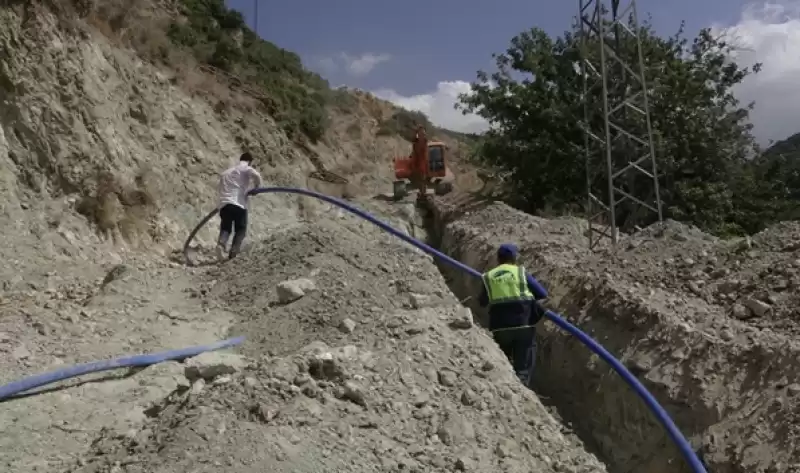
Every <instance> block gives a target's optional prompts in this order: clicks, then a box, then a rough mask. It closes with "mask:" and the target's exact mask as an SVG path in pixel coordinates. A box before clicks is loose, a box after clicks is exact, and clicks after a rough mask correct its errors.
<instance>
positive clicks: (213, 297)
mask: <svg viewBox="0 0 800 473" xmlns="http://www.w3.org/2000/svg"><path fill="white" fill-rule="evenodd" d="M348 220H349V218H342V219H341V223H340V224H337V223H332V222H325V221H323V222H320V223H319V224H317V225H313V226H309V227H305V228H297V229H291V230H287V231H285V232H284V233H281V234H276V235H274V236H272V237H271V238H269V239H267V240H265V241H263V242H262V243H260V244H259V245H257V246H254V247H253V248H252V250H251V251H250V252H249V253H248V254H246V255H244V256H243V257H241V259H239V260H238V261H234V262H232V263H228V264H226V265H224V266H223V267H222V268H219V269H217V270H213V271H210V272H209V274H208V278H209V280H208V285H207V286H206V287H203V288H200V289H199V296H200V297H203V298H205V300H206V301H207V302H208V304H209V305H212V306H213V305H214V304H220V305H224V306H225V307H227V308H228V309H229V310H231V311H233V312H234V313H236V314H237V317H238V318H239V322H238V325H237V326H236V327H235V328H234V331H238V332H241V333H244V334H246V335H247V336H248V337H249V338H248V341H247V342H246V346H245V347H244V350H243V351H244V353H246V354H247V355H249V359H250V360H251V361H250V364H249V366H248V367H246V368H244V369H243V370H241V371H239V372H236V373H234V374H229V373H228V374H224V375H222V376H218V377H217V378H216V379H215V380H211V379H209V380H208V381H209V383H208V384H205V383H204V382H202V381H196V382H195V384H194V386H193V387H192V388H188V389H183V390H178V391H176V392H175V393H173V395H172V397H171V398H170V399H169V400H167V401H165V402H164V403H162V404H161V405H159V406H157V407H156V408H153V409H150V410H149V412H150V415H151V416H152V417H153V419H152V420H151V421H150V422H148V423H147V424H146V425H145V426H144V427H143V428H142V429H141V430H139V431H138V432H136V433H131V434H129V435H128V436H127V437H124V438H119V437H115V436H111V435H109V436H107V437H105V438H103V439H100V440H98V441H97V442H95V445H94V448H93V453H92V456H90V457H88V458H86V459H84V460H83V462H82V463H83V465H82V466H80V467H76V469H74V470H72V471H75V472H100V471H110V470H108V469H109V468H113V467H114V466H115V465H116V467H117V470H115V471H126V472H130V473H133V472H152V473H157V472H167V471H177V470H181V471H183V470H188V469H192V471H197V472H202V471H209V472H210V471H220V469H224V470H226V471H233V470H234V469H235V471H243V472H247V471H253V472H255V471H259V472H260V471H264V470H265V468H266V469H268V470H269V471H276V472H277V471H287V472H288V471H295V472H303V471H307V472H312V471H515V472H516V471H518V472H522V471H543V472H544V471H553V472H555V471H558V472H600V471H605V470H604V468H603V467H602V465H601V464H600V463H598V462H597V461H596V459H594V457H592V456H591V455H589V454H587V453H586V452H585V451H584V450H583V449H582V448H580V446H579V445H578V444H577V443H576V441H575V440H574V439H572V438H569V437H568V436H567V435H565V434H564V433H563V432H562V429H563V428H562V427H561V426H560V425H559V424H558V423H557V422H556V421H554V420H553V418H552V417H551V416H550V415H549V413H548V412H547V411H546V409H545V408H544V407H543V406H542V404H541V403H540V402H539V400H538V399H537V398H536V397H535V396H534V395H533V394H532V393H531V392H530V391H528V390H526V389H525V388H524V387H523V386H522V385H521V384H519V382H518V381H516V378H515V376H514V375H513V373H512V371H511V368H510V366H509V365H508V362H507V361H506V360H505V358H504V357H503V355H502V353H501V352H500V351H499V349H498V348H497V347H496V345H495V344H494V343H493V342H492V340H491V338H490V337H489V336H488V335H487V334H486V333H485V332H484V331H483V330H480V329H478V328H477V327H474V326H472V318H471V315H470V314H469V311H468V310H467V309H465V308H463V307H462V306H460V305H459V304H458V302H457V300H456V299H455V298H454V297H453V296H452V295H451V294H450V293H449V292H448V291H447V288H446V286H445V285H444V281H443V280H442V279H441V277H440V276H439V275H438V273H437V271H436V269H435V266H434V265H433V263H432V262H431V260H430V258H428V257H426V256H423V255H420V254H419V253H418V252H416V251H415V250H412V249H410V248H406V247H404V246H403V245H402V244H398V243H396V242H395V241H393V240H391V239H390V237H388V236H386V235H383V234H381V233H378V231H376V230H373V229H369V228H368V227H364V226H363V225H361V224H357V225H356V224H354V223H353V222H352V221H348ZM267 353H269V354H267Z"/></svg>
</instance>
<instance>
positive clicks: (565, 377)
mask: <svg viewBox="0 0 800 473" xmlns="http://www.w3.org/2000/svg"><path fill="white" fill-rule="evenodd" d="M441 218H442V219H443V223H440V232H441V235H440V238H441V240H442V246H443V248H444V249H445V250H446V251H447V252H448V253H449V254H450V255H451V256H454V257H456V258H458V259H460V260H462V261H464V262H465V263H467V264H469V265H471V266H473V267H476V268H478V269H484V268H487V267H488V266H489V265H491V264H493V263H494V262H493V259H494V252H495V249H496V245H497V244H498V243H499V242H500V241H505V240H510V241H515V242H517V243H518V244H519V245H520V247H521V248H522V259H523V262H524V263H525V265H526V267H527V268H529V269H530V270H532V271H533V272H534V274H536V276H537V277H538V278H539V279H540V280H541V281H542V282H543V283H544V284H545V285H546V287H548V288H549V289H550V292H551V298H550V300H548V301H547V303H548V305H550V306H551V307H553V308H554V309H556V310H557V311H558V312H560V313H562V314H563V315H565V316H566V317H567V318H568V319H569V320H570V321H571V322H572V323H574V324H576V325H578V326H579V327H580V328H581V329H582V330H584V331H586V332H587V333H589V334H590V335H592V336H593V337H594V338H595V339H596V340H598V341H599V342H601V343H602V344H603V345H604V346H605V347H606V348H607V349H609V350H610V351H611V352H612V353H613V354H614V355H615V356H617V357H618V358H619V359H621V360H622V361H623V362H624V363H625V364H626V365H627V366H628V367H629V369H631V370H632V372H634V373H635V374H636V375H637V376H638V377H639V379H640V380H641V381H642V382H643V383H644V384H645V385H646V386H647V387H648V389H649V390H650V391H651V392H652V393H653V394H654V395H655V396H656V397H657V398H658V399H659V401H660V402H661V403H662V405H663V406H665V408H666V409H667V410H668V411H669V413H670V415H671V416H672V417H673V419H674V420H675V421H676V423H677V424H678V426H679V427H680V428H681V430H682V431H683V432H684V434H686V435H687V437H688V438H689V440H690V441H691V443H692V444H693V446H694V447H695V448H696V449H697V450H698V451H700V452H701V453H702V454H703V456H704V457H705V459H706V461H707V462H708V463H709V467H710V470H711V471H714V472H726V473H728V472H730V473H739V472H767V471H769V472H792V471H798V470H797V469H798V468H800V456H798V451H800V450H799V449H798V448H797V447H798V443H800V431H798V429H797V423H796V418H797V412H799V410H800V361H798V360H800V344H799V343H797V341H796V340H795V332H796V320H797V319H796V315H795V314H796V312H795V311H796V307H797V305H796V302H795V301H796V298H797V292H798V291H797V290H796V288H797V278H798V269H797V259H798V256H800V251H799V248H798V246H797V243H796V242H797V240H798V226H797V224H794V223H792V224H788V223H787V224H782V225H779V226H776V227H774V228H771V229H769V230H767V231H765V232H763V233H761V234H759V235H756V236H754V237H753V238H752V239H743V240H736V241H719V240H717V239H715V238H713V237H710V236H708V235H705V234H703V233H702V232H700V231H699V230H697V229H694V228H692V227H688V226H685V225H682V224H679V223H676V222H666V223H665V224H664V226H663V227H655V226H654V227H651V228H648V229H645V230H644V231H643V232H641V233H640V234H639V235H637V236H635V237H633V238H628V239H626V240H623V241H622V243H621V244H620V248H619V249H618V251H617V252H615V253H614V252H610V251H608V252H604V253H598V254H593V253H591V252H589V251H588V249H587V247H588V244H587V239H586V236H585V232H586V229H587V227H586V223H585V222H583V221H581V220H578V219H571V218H562V219H557V220H547V219H542V218H537V217H532V216H530V215H526V214H523V213H521V212H518V211H515V210H513V209H511V208H509V207H507V206H505V205H500V204H495V205H491V206H489V207H486V208H484V209H479V210H476V211H474V212H472V213H468V214H467V215H464V216H462V217H461V218H457V219H456V220H455V221H451V222H446V218H447V214H446V212H445V213H444V214H443V215H441ZM453 280H454V283H453V285H451V287H452V288H453V289H454V291H455V292H456V295H459V296H460V295H463V294H469V293H471V292H474V291H475V290H476V289H477V288H476V286H475V283H474V282H473V281H470V280H466V279H464V278H463V277H460V276H459V275H455V274H454V275H453ZM478 313H479V312H478ZM540 333H541V335H542V338H543V340H542V343H541V347H540V354H539V359H541V360H542V363H541V364H540V365H539V367H537V372H536V377H537V379H536V389H537V391H538V392H540V393H542V394H544V395H546V396H548V397H549V398H550V399H552V401H553V402H554V404H555V405H556V406H557V407H558V408H559V412H560V414H561V415H562V416H563V417H564V418H565V419H566V420H569V421H572V422H574V425H575V426H576V431H577V432H579V433H580V434H581V437H582V438H583V439H584V441H586V442H587V443H588V444H590V445H592V446H594V447H596V448H597V449H599V451H600V452H602V456H603V457H604V458H605V459H606V461H607V462H608V463H609V464H610V465H613V466H612V468H614V469H617V468H619V469H621V470H622V471H632V470H637V471H648V472H653V473H657V472H676V471H684V468H686V467H685V463H684V462H683V461H682V459H680V456H679V454H678V453H677V451H676V450H675V449H674V447H673V446H672V445H671V442H670V441H669V439H668V438H667V437H666V435H665V433H664V430H663V428H662V427H661V426H660V425H658V424H657V423H656V422H655V420H654V418H653V417H652V415H651V414H650V413H649V412H648V411H647V410H646V409H645V407H644V404H643V403H642V401H641V400H640V399H639V398H638V397H636V396H635V395H634V394H633V392H632V391H631V389H630V388H629V387H628V386H627V385H626V384H625V383H623V382H622V381H621V379H620V378H619V377H618V376H617V375H616V374H614V373H613V372H611V370H610V369H609V368H608V367H607V366H606V365H605V364H603V363H602V362H601V361H600V360H599V359H598V358H597V356H596V355H593V354H592V353H591V352H589V351H588V350H587V349H585V348H583V347H581V346H579V345H578V342H577V341H575V340H574V339H573V338H572V337H569V336H567V335H565V334H564V333H563V332H561V331H560V330H558V329H556V328H555V327H554V326H553V325H552V324H547V323H545V324H542V328H541V330H540ZM598 392H601V393H603V395H602V396H597V395H596V393H598ZM687 471H688V470H687Z"/></svg>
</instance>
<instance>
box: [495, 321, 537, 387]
mask: <svg viewBox="0 0 800 473" xmlns="http://www.w3.org/2000/svg"><path fill="white" fill-rule="evenodd" d="M492 336H493V337H494V341H495V342H497V345H498V346H499V347H500V349H501V350H503V353H505V355H506V357H507V358H508V361H510V362H511V364H512V366H513V367H514V371H515V372H516V373H517V374H518V375H522V374H524V375H525V376H526V377H527V378H530V377H531V375H532V374H533V367H534V365H535V364H536V327H530V326H529V327H524V328H517V327H504V328H502V329H497V330H495V331H493V332H492Z"/></svg>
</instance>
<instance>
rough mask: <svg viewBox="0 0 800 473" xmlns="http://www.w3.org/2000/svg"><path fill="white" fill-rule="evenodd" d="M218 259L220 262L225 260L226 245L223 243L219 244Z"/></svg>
mask: <svg viewBox="0 0 800 473" xmlns="http://www.w3.org/2000/svg"><path fill="white" fill-rule="evenodd" d="M217 259H218V260H220V261H222V260H224V259H225V245H223V244H222V243H218V244H217Z"/></svg>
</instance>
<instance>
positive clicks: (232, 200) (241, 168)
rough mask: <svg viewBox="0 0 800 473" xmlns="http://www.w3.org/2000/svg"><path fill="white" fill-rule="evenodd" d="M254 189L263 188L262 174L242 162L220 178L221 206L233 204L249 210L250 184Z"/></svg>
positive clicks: (227, 170) (223, 173)
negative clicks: (248, 195)
mask: <svg viewBox="0 0 800 473" xmlns="http://www.w3.org/2000/svg"><path fill="white" fill-rule="evenodd" d="M251 181H252V183H253V187H261V184H262V181H263V180H262V178H261V174H259V173H258V171H256V170H255V169H253V168H252V167H251V166H250V165H249V164H247V163H246V162H240V163H239V164H237V165H235V166H231V167H229V168H228V169H226V170H225V171H223V172H222V174H220V176H219V205H220V207H222V206H223V205H226V204H233V205H236V206H238V207H241V208H243V209H246V208H247V191H248V190H250V183H251Z"/></svg>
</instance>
